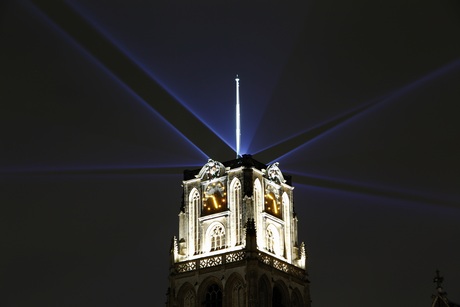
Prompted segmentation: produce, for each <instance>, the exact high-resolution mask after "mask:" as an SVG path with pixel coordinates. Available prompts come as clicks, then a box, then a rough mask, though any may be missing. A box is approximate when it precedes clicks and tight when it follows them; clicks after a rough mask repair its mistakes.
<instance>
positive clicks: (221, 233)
mask: <svg viewBox="0 0 460 307" xmlns="http://www.w3.org/2000/svg"><path fill="white" fill-rule="evenodd" d="M224 247H225V228H224V227H223V226H222V225H216V226H214V228H213V229H212V230H211V251H214V250H218V249H222V248H224Z"/></svg>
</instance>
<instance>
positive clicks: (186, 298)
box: [177, 282, 196, 307]
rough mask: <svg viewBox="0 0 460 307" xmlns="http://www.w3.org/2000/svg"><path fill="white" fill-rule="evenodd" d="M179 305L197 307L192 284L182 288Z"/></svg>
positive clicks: (178, 297) (178, 298) (180, 306)
mask: <svg viewBox="0 0 460 307" xmlns="http://www.w3.org/2000/svg"><path fill="white" fill-rule="evenodd" d="M177 304H178V306H179V307H196V293H195V288H194V287H193V286H192V284H190V283H188V282H186V283H184V284H183V285H182V286H181V287H180V289H179V292H178V294H177Z"/></svg>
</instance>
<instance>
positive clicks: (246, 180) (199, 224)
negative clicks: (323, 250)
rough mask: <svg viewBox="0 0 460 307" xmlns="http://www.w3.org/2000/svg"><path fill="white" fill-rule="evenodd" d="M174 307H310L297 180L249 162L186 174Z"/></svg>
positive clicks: (174, 258)
mask: <svg viewBox="0 0 460 307" xmlns="http://www.w3.org/2000/svg"><path fill="white" fill-rule="evenodd" d="M182 184H183V201H182V206H181V209H180V213H179V236H178V237H175V238H174V239H173V242H172V246H171V271H170V277H169V289H168V294H167V306H171V307H172V306H174V307H176V306H178V307H179V306H180V307H182V306H187V307H189V306H209V307H211V306H212V307H218V306H227V307H230V306H231V307H242V306H245V307H246V306H248V307H252V306H258V307H265V306H267V307H281V306H283V307H288V306H293V307H294V306H302V307H310V306H311V303H310V291H309V281H308V278H307V271H306V253H305V245H304V243H301V244H299V243H298V241H297V217H296V215H295V213H294V208H293V190H294V188H293V187H292V186H291V180H290V177H288V176H285V175H283V173H282V172H281V171H280V169H279V168H278V163H273V164H271V165H269V166H267V165H265V164H263V163H260V162H258V161H256V160H254V159H253V158H252V157H251V156H250V155H243V156H242V157H239V158H237V159H235V160H231V161H228V162H224V163H220V162H218V161H214V160H211V159H210V160H208V162H207V163H206V164H205V165H204V166H203V167H202V168H201V169H197V170H195V171H185V172H184V181H183V183H182Z"/></svg>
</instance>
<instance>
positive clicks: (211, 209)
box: [202, 181, 227, 215]
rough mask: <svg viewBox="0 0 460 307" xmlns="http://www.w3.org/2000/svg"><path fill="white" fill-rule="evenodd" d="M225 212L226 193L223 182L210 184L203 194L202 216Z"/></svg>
mask: <svg viewBox="0 0 460 307" xmlns="http://www.w3.org/2000/svg"><path fill="white" fill-rule="evenodd" d="M224 210H227V192H226V191H225V185H224V183H223V182H220V181H217V182H213V183H210V184H209V185H208V186H207V187H206V189H205V192H204V197H203V210H202V214H203V215H206V214H212V213H217V212H221V211H224Z"/></svg>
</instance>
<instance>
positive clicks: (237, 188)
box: [232, 178, 242, 245]
mask: <svg viewBox="0 0 460 307" xmlns="http://www.w3.org/2000/svg"><path fill="white" fill-rule="evenodd" d="M240 198H241V183H240V181H239V180H238V179H236V178H235V179H234V180H233V182H232V205H233V212H234V215H235V217H234V219H235V220H234V223H235V236H236V242H235V243H236V244H237V245H238V244H240V243H241V241H242V237H241V228H242V227H241V204H240Z"/></svg>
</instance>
